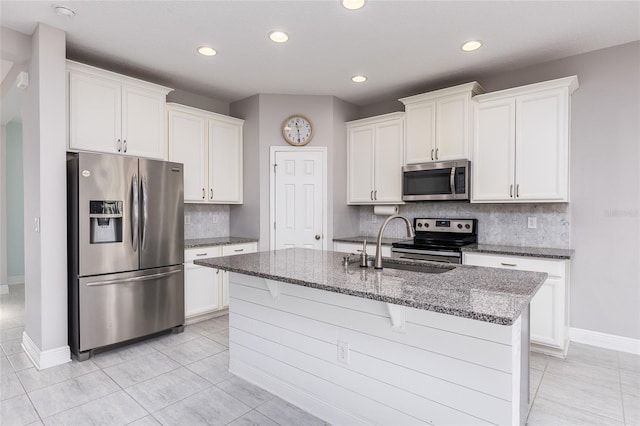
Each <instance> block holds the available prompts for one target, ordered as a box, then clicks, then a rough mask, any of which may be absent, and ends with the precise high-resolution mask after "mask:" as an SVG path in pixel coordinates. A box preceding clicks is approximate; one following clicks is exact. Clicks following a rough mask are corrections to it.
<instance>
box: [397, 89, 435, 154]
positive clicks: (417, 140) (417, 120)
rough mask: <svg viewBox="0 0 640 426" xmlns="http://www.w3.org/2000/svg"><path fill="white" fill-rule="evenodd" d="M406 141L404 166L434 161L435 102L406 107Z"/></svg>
mask: <svg viewBox="0 0 640 426" xmlns="http://www.w3.org/2000/svg"><path fill="white" fill-rule="evenodd" d="M405 110H406V116H405V117H406V118H405V119H406V120H407V124H406V129H407V141H406V144H405V149H406V154H405V155H406V157H405V164H413V163H424V162H427V161H432V160H434V159H435V141H436V103H435V101H429V102H421V103H418V104H414V105H407V106H406V108H405Z"/></svg>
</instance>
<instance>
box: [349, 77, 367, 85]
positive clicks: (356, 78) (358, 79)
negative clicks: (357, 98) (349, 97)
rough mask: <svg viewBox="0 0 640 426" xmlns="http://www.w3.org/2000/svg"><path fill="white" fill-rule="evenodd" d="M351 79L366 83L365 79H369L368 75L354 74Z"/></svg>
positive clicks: (355, 81)
mask: <svg viewBox="0 0 640 426" xmlns="http://www.w3.org/2000/svg"><path fill="white" fill-rule="evenodd" d="M351 81H353V82H354V83H364V82H365V81H367V76H366V75H354V76H353V77H351Z"/></svg>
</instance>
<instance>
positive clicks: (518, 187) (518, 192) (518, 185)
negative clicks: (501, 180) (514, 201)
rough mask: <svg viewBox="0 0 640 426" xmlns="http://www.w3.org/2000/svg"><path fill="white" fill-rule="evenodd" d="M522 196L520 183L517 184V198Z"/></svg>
mask: <svg viewBox="0 0 640 426" xmlns="http://www.w3.org/2000/svg"><path fill="white" fill-rule="evenodd" d="M519 197H520V184H517V185H516V198H519Z"/></svg>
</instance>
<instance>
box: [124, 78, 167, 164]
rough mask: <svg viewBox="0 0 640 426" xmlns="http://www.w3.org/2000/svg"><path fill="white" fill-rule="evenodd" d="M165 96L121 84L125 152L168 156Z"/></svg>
mask: <svg viewBox="0 0 640 426" xmlns="http://www.w3.org/2000/svg"><path fill="white" fill-rule="evenodd" d="M164 132H165V96H164V95H160V94H158V93H155V92H151V91H147V90H144V89H140V88H137V87H133V86H122V143H123V148H122V152H123V153H125V154H128V155H135V156H138V157H146V158H158V159H164V158H165V150H166V149H165V143H166V142H165V141H166V138H165V134H164Z"/></svg>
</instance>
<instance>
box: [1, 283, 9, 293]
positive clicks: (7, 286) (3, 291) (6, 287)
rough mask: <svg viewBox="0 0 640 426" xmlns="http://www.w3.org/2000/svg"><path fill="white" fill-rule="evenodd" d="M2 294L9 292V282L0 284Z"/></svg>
mask: <svg viewBox="0 0 640 426" xmlns="http://www.w3.org/2000/svg"><path fill="white" fill-rule="evenodd" d="M0 294H9V285H8V284H2V285H0Z"/></svg>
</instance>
